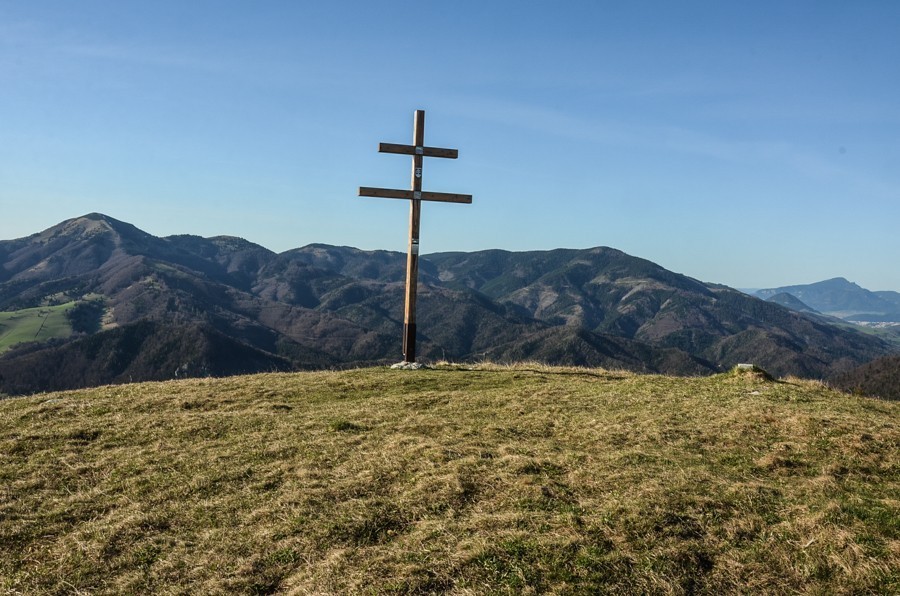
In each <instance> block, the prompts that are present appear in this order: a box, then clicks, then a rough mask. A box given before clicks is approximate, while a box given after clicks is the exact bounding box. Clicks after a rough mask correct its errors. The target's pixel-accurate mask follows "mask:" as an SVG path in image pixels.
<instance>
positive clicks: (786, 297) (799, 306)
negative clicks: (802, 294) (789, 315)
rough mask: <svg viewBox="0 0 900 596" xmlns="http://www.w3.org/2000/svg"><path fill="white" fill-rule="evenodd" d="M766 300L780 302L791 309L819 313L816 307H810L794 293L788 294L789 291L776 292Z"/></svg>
mask: <svg viewBox="0 0 900 596" xmlns="http://www.w3.org/2000/svg"><path fill="white" fill-rule="evenodd" d="M766 302H774V303H775V304H780V305H781V306H783V307H785V308H789V309H791V310H796V311H797V312H808V313H818V312H819V311H817V310H816V309H814V308H810V307H809V306H807V305H806V303H804V302H803V301H801V300H800V299H799V298H797V297H796V296H794V295H793V294H788V293H787V292H781V293H780V294H775V295H774V296H772V297H771V298H767V299H766Z"/></svg>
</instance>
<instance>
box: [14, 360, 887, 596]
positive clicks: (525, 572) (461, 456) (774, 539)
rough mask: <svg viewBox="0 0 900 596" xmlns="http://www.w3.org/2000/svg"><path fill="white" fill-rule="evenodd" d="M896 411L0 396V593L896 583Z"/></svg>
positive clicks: (487, 393)
mask: <svg viewBox="0 0 900 596" xmlns="http://www.w3.org/2000/svg"><path fill="white" fill-rule="evenodd" d="M898 414H900V403H892V402H883V401H877V400H872V399H865V398H858V397H853V396H849V395H845V394H840V393H836V392H833V391H831V390H829V389H827V388H825V387H824V386H822V385H820V384H816V383H811V382H806V381H793V380H788V381H783V382H773V381H768V380H766V379H764V378H761V377H760V376H756V375H753V374H745V375H740V374H735V373H730V374H725V375H718V376H714V377H706V378H689V379H688V378H671V377H662V376H649V375H648V376H640V375H633V374H629V373H617V372H609V371H603V370H586V369H559V368H556V369H550V368H542V367H537V366H534V367H527V366H521V367H516V368H491V367H482V368H478V369H475V370H461V369H457V368H453V367H446V368H441V369H437V370H424V371H390V370H385V369H364V370H353V371H347V372H317V373H301V374H265V375H256V376H246V377H233V378H227V379H195V380H185V381H177V382H166V383H146V384H137V385H123V386H115V387H103V388H99V389H92V390H83V391H76V392H69V393H56V394H44V395H37V396H33V397H28V398H17V399H10V400H5V401H0V592H3V593H8V594H17V593H23V594H39V593H71V594H76V593H109V594H120V593H133V594H137V593H147V592H162V593H204V594H215V593H246V594H264V593H273V592H278V593H373V594H375V593H377V594H382V593H430V592H450V593H457V594H476V593H485V592H488V593H523V592H524V593H547V592H550V593H589V592H594V591H600V592H602V591H607V592H618V593H633V592H643V593H673V594H686V593H713V592H726V593H728V592H745V593H778V594H782V593H796V592H799V593H822V594H824V593H897V592H900V571H898V570H900V496H898V495H900V456H898V453H900V418H898Z"/></svg>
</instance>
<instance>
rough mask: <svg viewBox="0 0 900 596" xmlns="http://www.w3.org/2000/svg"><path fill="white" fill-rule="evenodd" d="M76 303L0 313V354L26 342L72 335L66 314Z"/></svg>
mask: <svg viewBox="0 0 900 596" xmlns="http://www.w3.org/2000/svg"><path fill="white" fill-rule="evenodd" d="M76 304H77V303H76V302H75V301H72V302H67V303H65V304H59V305H56V306H39V307H36V308H25V309H22V310H15V311H7V312H0V353H3V352H5V351H6V350H8V349H9V348H11V347H12V346H14V345H16V344H18V343H22V342H26V341H46V340H48V339H52V338H56V337H62V338H65V337H69V336H70V335H72V325H71V323H70V322H69V319H68V317H67V316H66V313H67V312H69V311H70V310H72V309H73V308H74V307H75V305H76Z"/></svg>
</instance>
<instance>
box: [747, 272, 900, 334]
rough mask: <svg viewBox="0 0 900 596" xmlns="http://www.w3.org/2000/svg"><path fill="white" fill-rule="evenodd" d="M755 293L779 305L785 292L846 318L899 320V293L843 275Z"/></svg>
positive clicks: (817, 308) (809, 307) (816, 309)
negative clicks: (870, 286)
mask: <svg viewBox="0 0 900 596" xmlns="http://www.w3.org/2000/svg"><path fill="white" fill-rule="evenodd" d="M753 295H754V296H757V297H758V298H762V299H764V300H773V301H779V303H780V304H785V303H784V300H785V298H784V295H788V296H790V297H792V298H793V299H794V300H796V301H797V302H799V303H800V304H802V305H804V306H805V307H806V308H807V309H809V310H815V311H818V312H820V313H823V314H827V315H832V316H835V317H839V318H842V319H846V320H852V321H864V322H880V321H884V322H897V323H900V292H890V291H880V292H873V291H871V290H867V289H865V288H863V287H860V286H859V285H857V284H855V283H853V282H851V281H848V280H846V279H845V278H843V277H836V278H834V279H828V280H825V281H820V282H817V283H813V284H805V285H796V286H783V287H780V288H769V289H765V290H757V291H756V292H754V293H753ZM785 306H788V304H785ZM794 306H796V305H794Z"/></svg>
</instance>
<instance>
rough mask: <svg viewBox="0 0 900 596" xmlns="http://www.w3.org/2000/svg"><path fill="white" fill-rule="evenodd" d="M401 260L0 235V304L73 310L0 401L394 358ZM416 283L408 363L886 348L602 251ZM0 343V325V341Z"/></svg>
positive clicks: (133, 231) (239, 243)
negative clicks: (415, 331)
mask: <svg viewBox="0 0 900 596" xmlns="http://www.w3.org/2000/svg"><path fill="white" fill-rule="evenodd" d="M405 261H406V256H405V255H403V254H400V253H394V252H387V251H362V250H359V249H355V248H350V247H336V246H327V245H321V244H316V245H309V246H306V247H303V248H298V249H294V250H290V251H287V252H284V253H281V254H275V253H273V252H271V251H269V250H267V249H265V248H263V247H261V246H258V245H256V244H253V243H250V242H247V241H245V240H242V239H240V238H233V237H226V236H219V237H214V238H200V237H197V236H172V237H168V238H157V237H154V236H152V235H150V234H147V233H145V232H143V231H141V230H139V229H138V228H136V227H134V226H132V225H130V224H127V223H124V222H120V221H117V220H115V219H113V218H110V217H108V216H105V215H101V214H90V215H86V216H84V217H80V218H75V219H72V220H68V221H65V222H62V223H61V224H59V225H57V226H54V227H52V228H50V229H48V230H45V231H43V232H40V233H38V234H34V235H32V236H29V237H27V238H21V239H17V240H9V241H0V311H5V312H7V313H18V312H20V311H21V312H28V313H32V314H31V315H30V316H40V315H39V314H33V313H40V312H41V310H40V309H38V310H29V311H24V310H23V309H29V308H33V307H38V306H41V307H50V306H52V305H69V307H71V308H69V310H67V311H66V312H67V313H73V314H71V315H67V316H70V320H71V323H72V324H71V327H72V329H71V332H70V334H69V337H68V339H65V335H66V332H65V329H56V336H57V337H63V339H56V340H54V342H52V343H50V344H24V345H21V344H20V345H17V346H13V347H12V349H10V350H9V351H8V352H6V353H5V354H3V355H0V375H2V378H0V392H7V393H10V392H17V393H19V392H28V391H36V390H43V389H47V388H51V387H52V388H63V387H67V386H71V387H75V386H82V385H86V384H96V383H107V382H121V381H125V380H129V379H132V380H142V379H159V378H171V377H172V376H174V375H175V372H176V371H179V375H182V374H186V375H205V374H215V375H222V374H232V373H237V372H252V371H254V370H271V369H278V370H283V369H285V368H321V367H332V366H350V365H358V364H365V363H375V362H382V363H388V362H395V361H397V360H399V358H400V353H399V352H400V336H401V329H402V313H403V283H404V278H405ZM420 275H421V277H420V298H419V309H418V318H419V321H418V322H419V339H418V341H419V351H420V354H421V357H422V358H423V359H439V358H446V359H451V360H474V359H482V358H490V359H493V360H501V361H503V360H528V359H537V360H542V361H547V362H551V363H557V364H576V365H590V366H605V367H609V368H624V369H628V370H636V371H644V372H663V373H671V374H704V373H709V372H714V371H716V370H721V369H722V368H723V367H729V366H731V365H733V364H736V363H737V362H754V363H756V364H759V365H760V366H763V367H764V368H767V369H769V370H770V372H773V373H775V374H778V375H785V374H795V375H801V376H812V377H824V376H826V375H829V374H832V373H833V372H835V371H843V370H849V369H851V368H853V367H855V366H858V365H859V364H862V363H864V362H867V361H869V360H871V359H873V358H876V357H879V356H882V355H885V354H888V353H890V350H891V348H890V347H889V346H888V344H886V343H884V342H883V341H881V340H879V339H877V338H874V337H870V336H866V335H863V334H860V333H857V332H854V331H852V330H845V329H841V328H838V327H836V326H834V325H831V324H829V323H827V322H826V321H824V320H822V319H821V318H817V317H814V316H806V315H804V314H802V313H797V312H794V311H792V310H789V309H787V308H784V307H782V306H779V305H778V304H772V303H767V302H764V301H762V300H758V299H756V298H752V297H749V296H747V295H745V294H742V293H740V292H737V291H735V290H732V289H730V288H726V287H723V286H716V285H711V284H704V283H702V282H699V281H697V280H695V279H691V278H689V277H686V276H683V275H680V274H676V273H673V272H671V271H667V270H665V269H663V268H661V267H659V266H658V265H655V264H653V263H651V262H649V261H646V260H643V259H639V258H635V257H632V256H629V255H627V254H625V253H623V252H621V251H618V250H614V249H611V248H594V249H588V250H562V249H560V250H553V251H541V252H524V253H511V252H506V251H499V250H494V251H481V252H475V253H443V254H435V255H428V256H425V257H423V258H422V259H420ZM876 298H878V297H877V296H876ZM880 299H882V300H886V299H885V298H880ZM73 304H74V305H75V306H74V307H72V305H73ZM67 308H68V307H67ZM76 315H77V316H76ZM7 316H17V315H16V314H10V315H7ZM92 317H93V319H91V318H92ZM86 319H91V320H86ZM3 334H4V332H3V328H2V320H0V345H2V340H3ZM165 346H169V347H165ZM176 346H180V347H177V348H176ZM182 348H183V349H182ZM54 371H56V372H54ZM59 371H66V372H64V373H63V372H59Z"/></svg>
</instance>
